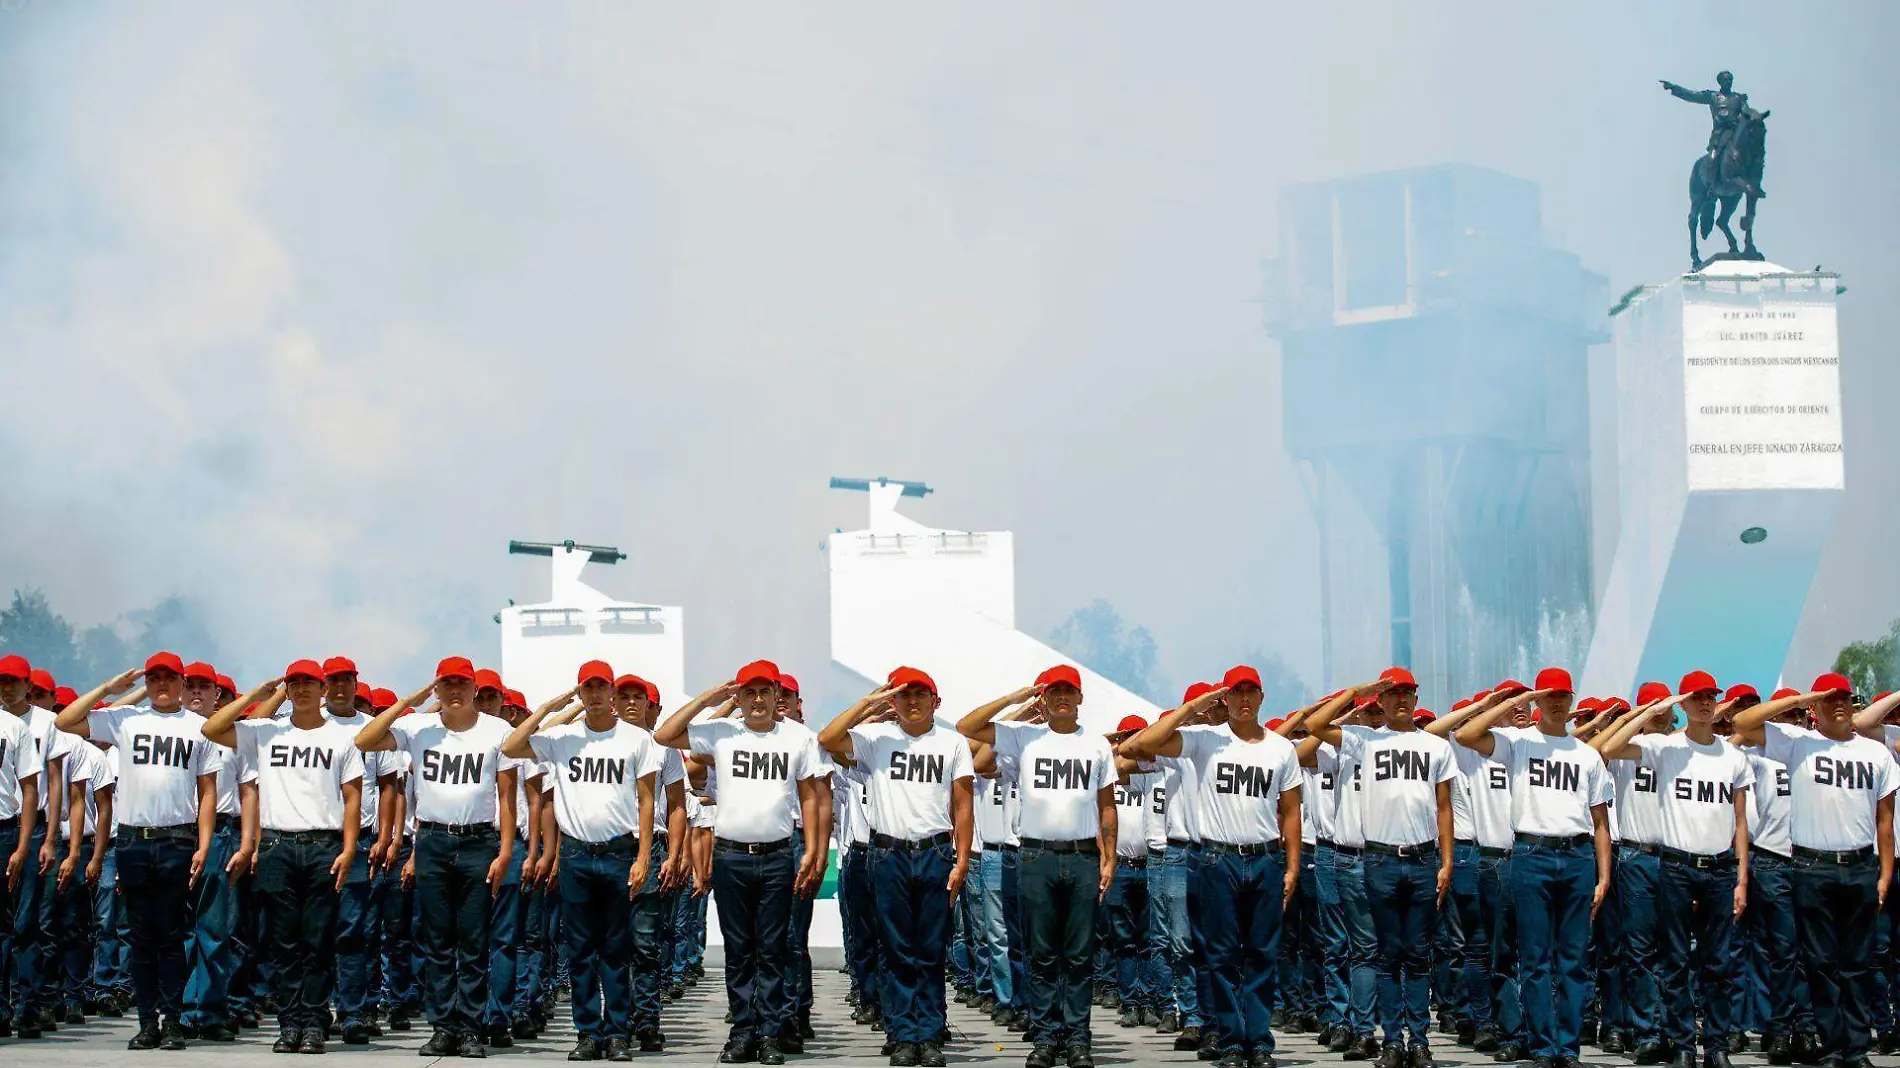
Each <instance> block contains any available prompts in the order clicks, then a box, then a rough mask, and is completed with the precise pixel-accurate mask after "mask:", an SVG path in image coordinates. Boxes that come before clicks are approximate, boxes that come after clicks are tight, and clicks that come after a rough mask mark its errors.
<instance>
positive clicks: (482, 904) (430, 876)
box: [415, 827, 625, 1034]
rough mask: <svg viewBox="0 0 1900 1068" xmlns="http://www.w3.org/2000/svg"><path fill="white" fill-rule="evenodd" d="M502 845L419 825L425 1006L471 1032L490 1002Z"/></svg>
mask: <svg viewBox="0 0 1900 1068" xmlns="http://www.w3.org/2000/svg"><path fill="white" fill-rule="evenodd" d="M500 850H501V839H500V837H499V836H498V835H497V834H496V833H494V832H493V831H491V832H489V833H487V834H481V835H473V836H468V837H463V836H460V835H453V834H448V833H446V832H442V831H433V830H430V829H429V828H427V827H424V828H420V829H419V830H417V831H416V934H415V937H416V946H417V948H418V949H420V950H421V955H422V1009H423V1012H424V1013H425V1014H427V1016H428V1017H429V1023H430V1024H432V1025H433V1026H434V1027H435V1028H436V1029H437V1030H441V1031H451V1032H454V1033H456V1034H469V1033H472V1032H474V1031H475V1030H476V1029H477V1028H478V1027H480V1025H481V1022H482V1014H483V1012H484V1011H485V1010H486V1008H487V1004H488V983H489V975H488V968H489V958H488V927H489V923H490V920H491V913H490V892H489V889H488V881H487V880H488V866H489V865H490V864H493V863H494V862H495V856H496V855H497V853H499V852H500ZM621 878H622V879H623V880H624V879H625V876H624V875H623V876H622V877H621ZM576 1003H577V1004H578V998H577V999H576Z"/></svg>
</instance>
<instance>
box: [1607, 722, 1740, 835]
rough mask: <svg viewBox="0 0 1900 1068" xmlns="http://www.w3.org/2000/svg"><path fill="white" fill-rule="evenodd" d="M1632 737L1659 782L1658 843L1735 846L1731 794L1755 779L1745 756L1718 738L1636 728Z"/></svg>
mask: <svg viewBox="0 0 1900 1068" xmlns="http://www.w3.org/2000/svg"><path fill="white" fill-rule="evenodd" d="M1634 742H1635V744H1636V746H1637V748H1639V749H1641V750H1642V751H1643V756H1642V759H1641V760H1640V761H1639V763H1641V764H1642V765H1643V766H1644V767H1645V768H1649V769H1652V770H1654V772H1655V774H1656V780H1657V785H1658V786H1659V787H1660V788H1661V789H1660V790H1659V791H1658V793H1659V794H1660V795H1661V797H1662V844H1663V845H1665V846H1668V847H1669V848H1671V849H1681V850H1685V851H1687V852H1690V853H1702V854H1706V855H1714V854H1717V853H1727V852H1729V851H1730V850H1732V849H1734V848H1735V795H1736V794H1737V793H1739V792H1741V791H1743V790H1746V789H1748V788H1749V787H1750V786H1753V785H1754V784H1755V773H1754V772H1753V771H1752V770H1750V769H1749V766H1748V757H1746V756H1744V755H1743V754H1742V751H1741V750H1740V749H1737V748H1735V747H1734V746H1732V745H1730V744H1729V743H1728V742H1725V741H1723V740H1722V739H1720V738H1717V739H1716V740H1715V741H1713V742H1711V743H1709V744H1708V745H1697V744H1696V743H1695V742H1692V741H1690V740H1689V738H1688V736H1687V735H1682V734H1639V735H1637V736H1636V738H1635V739H1634ZM1744 801H1746V799H1744Z"/></svg>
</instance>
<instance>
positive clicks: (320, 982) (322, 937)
mask: <svg viewBox="0 0 1900 1068" xmlns="http://www.w3.org/2000/svg"><path fill="white" fill-rule="evenodd" d="M135 844H145V843H135ZM341 846H342V842H341V839H340V838H339V839H338V840H335V841H302V840H293V839H289V838H279V837H274V836H272V834H271V832H269V831H265V832H263V840H262V842H261V843H260V844H259V845H258V850H257V891H258V893H259V894H261V895H263V899H264V918H265V932H266V936H265V952H266V953H267V954H268V955H269V957H270V959H271V964H272V975H271V979H272V984H273V988H274V990H275V993H276V995H277V1021H278V1026H279V1027H280V1028H285V1029H288V1028H292V1027H296V1028H305V1027H327V1026H329V1023H330V1002H331V998H332V996H333V994H334V993H335V990H336V928H337V919H336V909H337V896H338V895H337V892H336V884H335V881H334V879H333V877H332V876H331V874H330V865H331V864H333V863H335V862H336V858H337V851H338V849H340V848H341ZM124 847H125V844H124V843H121V844H120V848H124ZM120 874H121V875H122V876H123V875H124V874H125V873H124V872H123V871H121V873H120ZM132 930H133V933H134V934H135V935H136V934H137V932H138V919H137V917H136V916H135V917H133V923H132ZM181 948H182V947H181Z"/></svg>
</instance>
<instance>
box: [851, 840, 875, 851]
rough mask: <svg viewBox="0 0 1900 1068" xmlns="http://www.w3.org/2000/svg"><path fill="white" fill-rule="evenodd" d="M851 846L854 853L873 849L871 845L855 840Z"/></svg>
mask: <svg viewBox="0 0 1900 1068" xmlns="http://www.w3.org/2000/svg"><path fill="white" fill-rule="evenodd" d="M849 848H850V851H851V852H853V853H869V852H870V851H871V847H870V846H869V845H866V844H865V843H863V842H853V843H851V845H850V847H849Z"/></svg>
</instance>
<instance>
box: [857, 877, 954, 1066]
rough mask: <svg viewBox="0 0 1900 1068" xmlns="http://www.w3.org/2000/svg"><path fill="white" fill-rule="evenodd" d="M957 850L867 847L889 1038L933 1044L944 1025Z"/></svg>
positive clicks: (885, 1027)
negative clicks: (948, 885) (951, 883)
mask: <svg viewBox="0 0 1900 1068" xmlns="http://www.w3.org/2000/svg"><path fill="white" fill-rule="evenodd" d="M955 864H956V849H955V847H954V846H950V845H940V846H936V847H934V848H931V849H924V850H919V851H917V852H910V851H908V850H903V849H879V848H877V847H875V846H873V847H872V849H871V878H872V880H873V881H874V882H875V883H876V884H877V890H876V893H877V915H878V934H879V937H880V938H881V939H882V943H883V946H884V969H885V975H886V981H885V987H884V1001H883V1009H884V1032H885V1034H886V1035H888V1036H889V1038H890V1040H891V1041H893V1042H934V1041H936V1039H937V1036H938V1034H939V1033H940V1032H941V1031H942V1030H943V1028H944V1025H945V1019H946V1017H945V1010H946V1006H945V1004H944V988H943V982H944V966H945V963H946V961H945V949H946V947H947V940H948V938H949V933H950V894H949V892H948V891H947V890H945V889H944V886H945V884H946V883H947V882H949V879H950V869H951V868H952V867H953V866H954V865H955Z"/></svg>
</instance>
